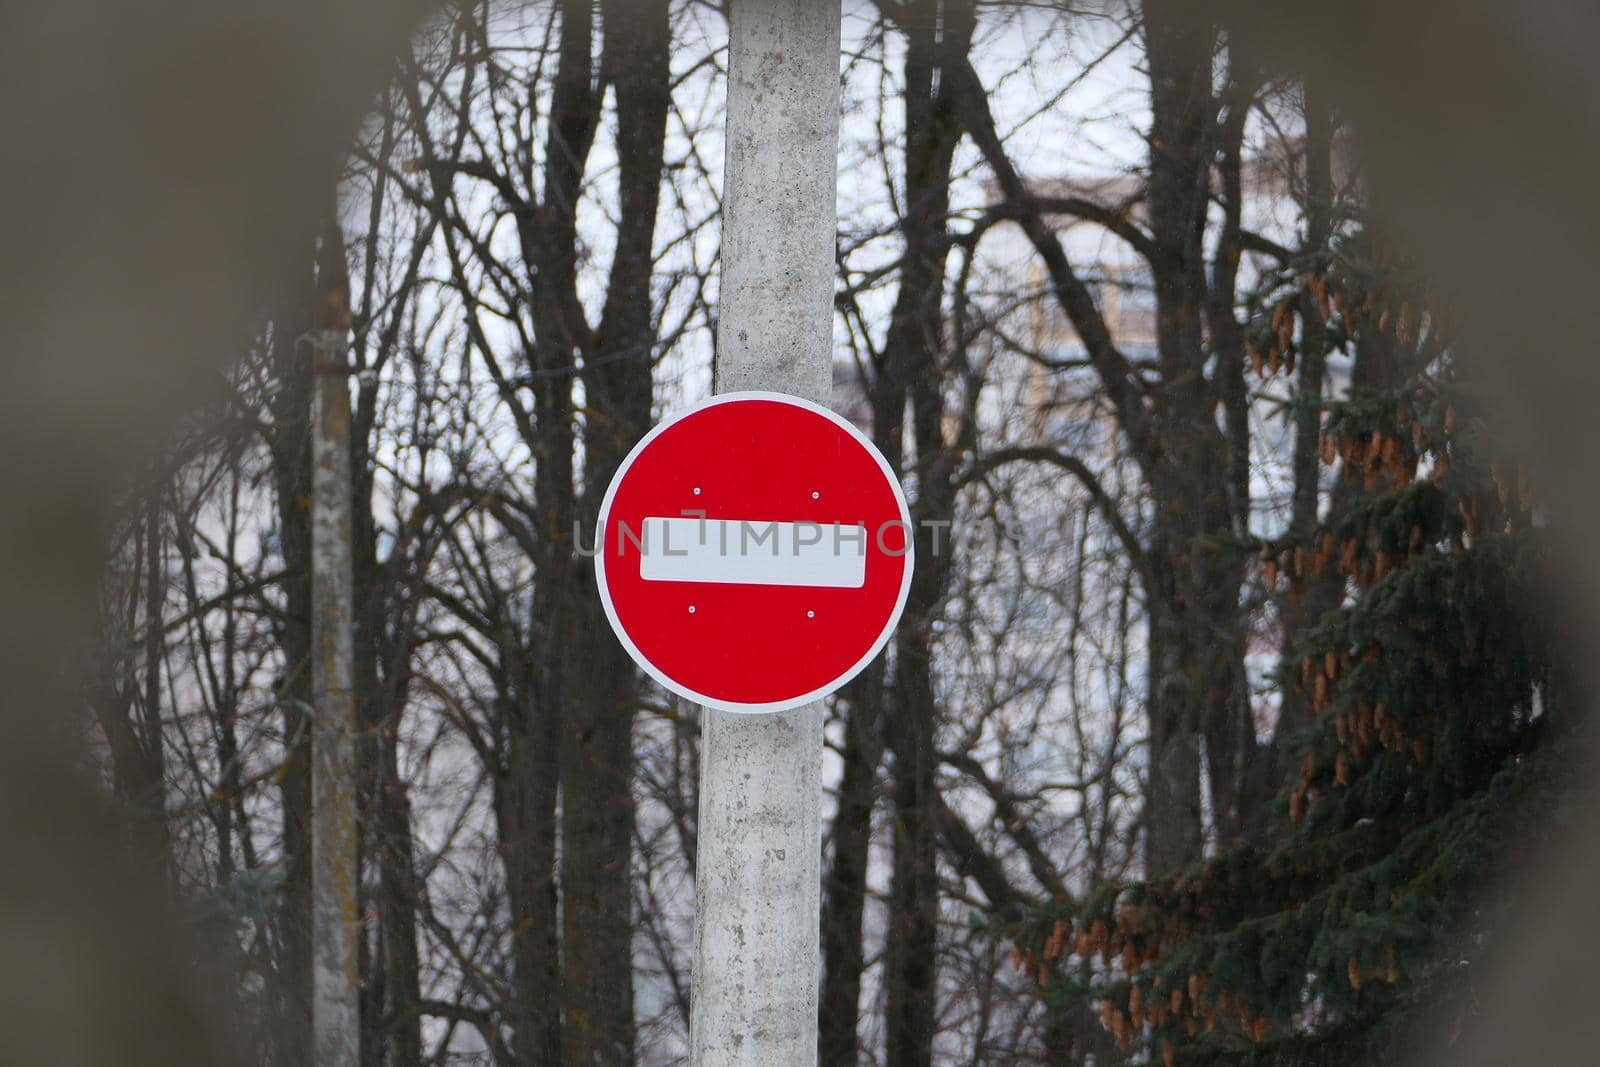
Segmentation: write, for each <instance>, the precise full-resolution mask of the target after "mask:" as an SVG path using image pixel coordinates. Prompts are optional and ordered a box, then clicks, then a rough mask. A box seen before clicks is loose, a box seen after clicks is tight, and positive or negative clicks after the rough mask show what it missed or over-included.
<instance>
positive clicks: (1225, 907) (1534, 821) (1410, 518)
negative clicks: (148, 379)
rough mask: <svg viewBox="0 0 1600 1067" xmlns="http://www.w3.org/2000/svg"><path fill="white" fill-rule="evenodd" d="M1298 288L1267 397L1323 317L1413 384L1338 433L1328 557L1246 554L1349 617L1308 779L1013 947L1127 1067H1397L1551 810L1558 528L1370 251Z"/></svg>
mask: <svg viewBox="0 0 1600 1067" xmlns="http://www.w3.org/2000/svg"><path fill="white" fill-rule="evenodd" d="M1283 281H1286V282H1287V283H1288V285H1287V288H1288V289H1289V290H1290V291H1289V292H1288V294H1287V295H1284V296H1282V297H1281V299H1277V300H1275V301H1274V302H1273V303H1271V305H1270V311H1268V312H1264V313H1263V314H1262V315H1261V316H1260V317H1259V319H1258V321H1257V322H1256V323H1255V326H1254V329H1253V332H1252V336H1251V338H1250V343H1249V346H1248V351H1247V354H1248V356H1249V358H1250V359H1251V360H1252V362H1253V363H1254V364H1255V367H1256V370H1257V373H1258V374H1260V375H1262V376H1263V377H1269V376H1271V375H1272V374H1274V373H1276V372H1277V370H1278V368H1280V367H1282V366H1284V365H1286V364H1288V365H1289V366H1292V359H1293V352H1294V343H1295V332H1296V327H1297V315H1298V312H1297V308H1301V307H1304V306H1305V303H1304V302H1303V301H1304V300H1305V298H1306V297H1307V296H1309V297H1310V300H1311V301H1312V302H1313V303H1312V306H1313V307H1316V308H1318V309H1319V310H1320V315H1318V316H1317V317H1316V318H1317V319H1318V320H1320V322H1319V326H1320V325H1321V324H1326V325H1325V328H1326V329H1327V330H1328V331H1329V338H1328V339H1329V341H1330V342H1331V343H1332V344H1333V345H1334V346H1336V347H1342V348H1344V349H1345V350H1347V351H1351V352H1354V353H1356V356H1357V360H1358V361H1359V360H1360V359H1362V358H1367V359H1368V360H1385V361H1387V363H1388V365H1389V366H1390V367H1391V369H1394V368H1398V372H1397V373H1388V374H1377V375H1374V374H1367V375H1361V374H1357V375H1356V379H1357V380H1356V382H1355V383H1354V384H1353V388H1352V390H1351V392H1350V393H1349V395H1348V396H1346V397H1344V398H1343V399H1341V400H1339V401H1338V402H1336V403H1332V404H1328V405H1326V407H1327V409H1328V410H1327V419H1326V422H1325V424H1324V428H1323V437H1322V449H1323V460H1324V462H1325V463H1326V464H1328V465H1329V466H1330V467H1335V468H1337V470H1338V471H1339V477H1340V479H1341V482H1340V486H1339V487H1338V488H1336V489H1335V490H1334V492H1333V493H1332V494H1331V498H1332V506H1331V508H1330V510H1329V512H1328V513H1327V515H1326V516H1325V517H1324V519H1323V521H1322V522H1321V523H1320V524H1319V527H1318V528H1317V529H1316V531H1315V532H1314V533H1313V534H1312V535H1311V537H1310V538H1309V539H1308V540H1300V541H1296V542H1291V541H1290V540H1288V539H1283V540H1274V541H1257V542H1255V543H1254V544H1252V545H1250V546H1248V550H1249V551H1252V552H1254V553H1255V554H1256V557H1257V562H1258V565H1259V568H1260V578H1261V580H1262V583H1263V584H1264V586H1265V587H1266V588H1267V589H1268V590H1279V589H1282V590H1285V591H1286V592H1287V595H1288V596H1290V597H1293V598H1300V597H1303V596H1306V595H1308V591H1316V590H1320V591H1322V593H1324V594H1327V592H1328V591H1329V589H1330V586H1331V588H1332V591H1333V595H1332V596H1331V598H1330V600H1329V602H1330V603H1331V604H1332V607H1331V610H1328V611H1326V612H1325V613H1323V614H1322V615H1321V617H1320V618H1319V619H1317V620H1316V621H1315V622H1313V623H1311V624H1310V625H1309V626H1308V627H1307V628H1306V629H1305V630H1304V631H1303V632H1301V633H1299V634H1295V635H1291V640H1290V647H1291V648H1292V650H1293V651H1292V652H1291V654H1290V655H1289V656H1288V657H1286V659H1285V661H1284V663H1283V665H1282V667H1281V672H1282V682H1283V684H1284V685H1285V686H1288V687H1293V689H1294V690H1295V691H1296V692H1297V693H1299V694H1303V696H1304V698H1305V699H1306V700H1307V701H1309V703H1310V705H1311V707H1312V709H1313V710H1314V713H1315V718H1314V722H1313V723H1312V724H1311V725H1310V726H1309V727H1307V728H1306V729H1304V730H1303V731H1301V732H1299V733H1298V734H1297V735H1296V736H1294V737H1293V738H1290V739H1288V741H1287V746H1288V750H1289V751H1291V752H1292V753H1293V754H1294V756H1295V757H1296V762H1295V764H1291V766H1292V767H1293V766H1297V768H1298V770H1297V773H1291V774H1290V776H1289V781H1288V782H1287V784H1286V786H1285V788H1284V790H1283V795H1281V796H1280V797H1279V798H1278V800H1277V801H1276V805H1275V810H1274V811H1273V812H1272V813H1271V817H1270V818H1269V819H1268V820H1266V821H1267V824H1268V827H1269V830H1268V834H1267V837H1266V839H1265V840H1262V841H1260V842H1257V843H1254V844H1247V845H1236V846H1234V847H1230V848H1227V849H1225V850H1223V851H1221V852H1219V853H1217V854H1216V855H1214V856H1211V857H1209V858H1208V859H1206V860H1205V861H1203V862H1201V863H1199V864H1197V865H1196V866H1194V867H1192V868H1190V869H1188V870H1185V871H1183V872H1180V873H1177V874H1170V875H1167V876H1164V877H1158V878H1155V879H1152V880H1149V881H1146V882H1142V883H1138V884H1133V885H1110V886H1105V887H1101V888H1099V889H1098V890H1097V891H1095V892H1094V893H1093V894H1092V896H1091V897H1090V898H1089V899H1088V900H1086V901H1081V902H1074V903H1072V904H1062V905H1057V906H1056V907H1055V908H1053V909H1049V910H1046V911H1042V912H1040V913H1038V914H1035V915H1033V916H1030V917H1029V918H1028V919H1027V920H1026V922H1025V924H1024V925H1023V927H1022V928H1020V929H1017V930H1014V931H1012V933H1013V935H1014V941H1015V944H1016V951H1015V953H1014V956H1013V959H1014V961H1015V962H1016V964H1017V965H1018V967H1019V968H1021V969H1024V970H1026V971H1028V972H1029V973H1030V975H1031V976H1032V977H1033V978H1034V979H1035V981H1036V982H1037V983H1038V984H1039V986H1040V992H1041V995H1044V996H1049V997H1069V998H1088V999H1090V1000H1092V1001H1095V1002H1097V1006H1098V1009H1099V1015H1100V1019H1101V1022H1102V1024H1103V1025H1104V1026H1105V1028H1106V1029H1107V1030H1108V1031H1110V1032H1111V1033H1112V1034H1113V1035H1114V1036H1115V1038H1116V1039H1117V1044H1118V1047H1119V1048H1121V1049H1122V1050H1123V1052H1124V1054H1125V1055H1126V1056H1127V1057H1128V1059H1129V1060H1130V1061H1134V1062H1138V1061H1149V1060H1159V1061H1161V1062H1163V1063H1165V1064H1167V1065H1168V1067H1171V1065H1172V1064H1174V1063H1184V1064H1201V1063H1239V1064H1243V1063H1284V1064H1287V1063H1295V1064H1312V1063H1330V1064H1332V1063H1339V1064H1346V1063H1352V1062H1362V1061H1370V1062H1388V1061H1389V1060H1391V1059H1392V1058H1393V1057H1394V1055H1395V1053H1396V1052H1397V1051H1398V1050H1399V1048H1400V1046H1401V1044H1402V1043H1403V1042H1404V1041H1405V1040H1406V1034H1407V1033H1408V1032H1409V1030H1408V1027H1407V1026H1406V1024H1407V1023H1410V1022H1412V1021H1413V1020H1415V1019H1417V1018H1419V1017H1421V1010H1423V1009H1428V1008H1433V1007H1436V1006H1437V1005H1439V1004H1440V1003H1442V1002H1444V1001H1446V1000H1448V998H1449V997H1450V996H1451V995H1452V994H1453V993H1456V992H1458V991H1459V987H1460V985H1461V982H1462V979H1463V976H1464V975H1465V974H1466V973H1467V971H1469V970H1470V967H1471V957H1472V955H1473V954H1474V952H1475V951H1476V950H1477V949H1478V948H1479V947H1481V945H1482V944H1483V943H1485V941H1486V940H1487V939H1488V938H1489V937H1490V936H1492V933H1493V931H1494V928H1495V924H1496V918H1497V916H1498V914H1499V911H1498V910H1497V908H1496V906H1495V905H1496V902H1497V900H1498V903H1499V904H1500V905H1501V906H1503V905H1504V904H1505V899H1504V898H1503V897H1501V898H1495V897H1491V896H1489V895H1488V894H1487V893H1486V889H1487V887H1489V886H1490V885H1492V884H1494V880H1495V876H1496V875H1498V874H1499V873H1501V871H1502V868H1504V867H1506V866H1508V864H1503V863H1498V862H1497V860H1502V859H1507V858H1511V859H1512V860H1513V864H1514V858H1515V857H1516V856H1517V855H1519V849H1521V848H1525V847H1526V846H1527V844H1528V843H1529V842H1530V841H1531V840H1534V839H1537V838H1538V837H1539V836H1540V831H1541V828H1542V827H1543V826H1544V825H1545V824H1546V822H1547V820H1548V818H1549V816H1550V814H1551V813H1552V811H1553V810H1554V806H1555V801H1556V799H1557V797H1558V796H1559V792H1560V789H1561V786H1560V780H1561V775H1560V774H1559V773H1557V772H1558V771H1559V768H1560V766H1561V761H1560V755H1561V752H1562V750H1563V747H1564V746H1563V745H1562V743H1561V738H1562V735H1563V730H1564V728H1565V727H1566V726H1567V725H1568V724H1566V723H1565V722H1564V721H1563V717H1562V716H1561V714H1560V705H1561V701H1560V699H1559V696H1558V693H1559V690H1560V686H1559V684H1558V683H1559V673H1560V672H1559V671H1558V669H1557V662H1556V657H1555V654H1554V651H1553V649H1554V641H1553V635H1552V627H1551V625H1550V623H1549V621H1548V619H1547V618H1546V616H1544V615H1543V614H1542V613H1541V611H1540V610H1539V604H1540V596H1539V589H1540V586H1541V585H1542V584H1543V583H1544V582H1545V581H1546V579H1547V577H1548V573H1547V572H1548V555H1547V550H1546V546H1545V543H1544V541H1545V538H1544V537H1543V536H1542V533H1541V526H1542V516H1541V511H1540V508H1539V505H1538V503H1537V499H1536V496H1535V492H1534V487H1533V485H1532V484H1531V481H1530V479H1529V476H1528V473H1527V472H1526V471H1525V470H1524V469H1522V468H1521V467H1519V466H1517V465H1516V464H1515V463H1512V462H1510V461H1509V460H1507V459H1506V457H1505V456H1504V454H1503V451H1502V449H1501V448H1500V446H1499V445H1498V444H1497V442H1496V439H1495V436H1494V433H1493V431H1492V425H1493V424H1492V421H1491V418H1490V417H1489V415H1488V413H1487V412H1486V410H1485V409H1484V406H1483V404H1482V398H1481V397H1479V396H1477V395H1475V394H1474V393H1473V391H1472V390H1471V389H1470V388H1469V387H1468V386H1467V385H1465V384H1464V383H1463V382H1462V381H1460V380H1458V376H1457V372H1456V368H1455V361H1454V359H1453V356H1452V350H1451V347H1450V340H1451V338H1450V336H1449V332H1448V329H1447V326H1446V324H1445V322H1444V321H1443V319H1444V316H1443V315H1442V314H1441V313H1440V312H1439V311H1438V310H1436V309H1434V308H1432V307H1430V304H1429V301H1428V299H1427V295H1426V292H1425V289H1424V287H1423V286H1422V284H1421V283H1420V282H1418V281H1416V280H1415V278H1414V275H1413V273H1412V272H1411V271H1410V270H1409V268H1408V267H1407V266H1406V265H1405V264H1404V262H1403V261H1401V260H1400V257H1399V256H1398V255H1397V254H1396V253H1395V252H1394V251H1393V250H1392V249H1387V248H1384V247H1383V245H1382V244H1381V243H1379V242H1378V241H1376V240H1374V239H1372V238H1371V237H1370V235H1368V234H1358V235H1356V236H1355V237H1354V238H1352V239H1350V240H1348V241H1347V242H1346V243H1345V244H1344V245H1343V246H1342V247H1341V248H1340V249H1339V250H1338V252H1337V254H1335V255H1334V256H1332V257H1331V259H1330V260H1329V261H1328V262H1326V263H1325V264H1310V265H1308V268H1307V269H1306V270H1304V271H1303V272H1302V273H1301V274H1300V275H1299V276H1294V277H1288V278H1285V279H1283ZM1296 404H1317V405H1319V406H1321V405H1322V401H1321V398H1311V397H1297V398H1294V399H1293V400H1292V401H1291V406H1292V405H1296ZM1245 547H1246V546H1241V549H1244V548H1245ZM1157 873H1160V872H1157Z"/></svg>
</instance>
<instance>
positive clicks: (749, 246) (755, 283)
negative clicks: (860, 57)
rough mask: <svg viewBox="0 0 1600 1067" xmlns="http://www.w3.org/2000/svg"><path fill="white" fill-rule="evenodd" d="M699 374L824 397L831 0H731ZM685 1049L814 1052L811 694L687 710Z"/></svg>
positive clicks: (835, 35)
mask: <svg viewBox="0 0 1600 1067" xmlns="http://www.w3.org/2000/svg"><path fill="white" fill-rule="evenodd" d="M729 7H730V12H729V19H730V21H731V30H732V40H731V47H730V55H729V72H728V126H727V156H726V166H725V169H724V177H723V216H722V285H721V308H720V321H719V324H718V328H717V370H716V382H715V389H716V391H717V392H719V393H724V392H731V391H734V390H740V389H766V390H772V391H776V392H784V393H792V394H794V395H796V396H800V397H805V398H806V399H809V400H813V401H816V402H817V403H820V404H826V403H828V400H829V393H830V392H831V390H832V382H833V288H834V234H835V231H836V229H837V219H838V209H837V206H836V200H835V193H836V189H835V185H836V168H837V165H838V155H839V22H840V5H839V0H732V2H731V3H730V5H729ZM702 716H703V717H702V719H701V721H702V723H703V724H704V726H703V736H702V741H701V746H702V754H701V780H700V824H699V825H700V845H699V858H698V862H697V865H696V870H697V872H698V873H697V878H696V898H695V957H694V997H693V1007H692V1012H691V1015H692V1018H691V1022H690V1027H689V1029H690V1044H691V1062H692V1063H694V1064H695V1065H697V1067H735V1065H738V1067H802V1065H805V1067H810V1065H814V1064H815V1063H816V1062H817V980H818V949H817V944H818V923H819V921H820V907H821V898H820V891H821V885H820V878H821V869H820V868H821V862H822V856H821V853H822V816H821V804H822V782H821V774H822V705H821V704H820V703H816V704H808V705H806V706H805V707H802V708H796V709H794V710H792V711H786V712H779V713H776V714H770V715H739V714H734V713H730V712H722V711H715V710H712V709H709V708H708V709H705V710H704V711H703V712H702Z"/></svg>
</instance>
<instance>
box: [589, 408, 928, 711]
mask: <svg viewBox="0 0 1600 1067" xmlns="http://www.w3.org/2000/svg"><path fill="white" fill-rule="evenodd" d="M743 400H769V401H774V402H777V403H780V404H788V405H790V406H792V407H797V408H804V409H805V410H807V411H810V412H813V413H815V414H818V415H821V416H823V417H824V418H826V419H828V420H829V421H830V422H832V423H833V424H834V425H836V426H838V427H840V428H841V429H843V430H844V431H845V432H846V433H848V434H849V435H850V436H851V437H852V438H854V439H855V440H856V442H857V443H859V444H860V445H861V447H863V448H865V449H866V450H867V455H869V456H871V457H872V459H873V462H875V463H876V464H877V465H878V469H879V470H881V471H882V472H883V476H884V478H885V479H887V480H888V482H889V488H890V489H892V490H893V491H894V499H895V503H896V504H898V505H899V506H900V521H901V522H902V523H903V524H904V526H905V530H906V551H905V556H904V557H903V558H904V559H905V563H906V565H905V572H904V573H903V574H902V575H901V576H900V595H899V596H898V597H896V598H895V602H894V610H893V611H892V612H890V613H889V618H888V619H887V620H886V621H885V622H884V624H883V631H882V632H881V633H879V634H878V637H877V639H876V640H874V641H873V642H872V647H871V648H869V649H868V650H867V653H866V655H864V656H862V657H861V658H860V659H859V660H857V661H856V662H855V663H854V664H853V665H852V666H851V667H850V668H849V669H848V670H846V671H843V672H841V673H840V674H839V676H838V677H837V678H835V679H834V680H833V681H831V682H829V683H828V684H827V685H824V686H820V687H819V688H817V689H813V690H812V691H811V692H809V693H805V694H803V695H801V696H798V697H791V698H790V699H788V700H778V701H773V702H771V703H767V704H741V703H737V702H735V701H730V700H718V699H716V698H714V697H708V696H706V695H705V694H704V693H697V692H695V691H694V690H693V689H690V688H689V687H688V686H686V685H682V684H680V683H678V682H674V681H673V680H672V679H670V678H668V677H667V676H666V674H665V673H664V672H662V671H661V670H660V669H659V668H657V667H656V665H655V664H653V663H651V662H650V660H649V659H648V658H647V657H646V656H645V654H644V653H643V652H641V651H640V650H639V647H638V646H637V645H635V644H634V643H633V639H632V638H630V637H629V636H628V634H627V632H626V631H625V630H624V629H623V627H622V623H621V621H620V620H619V619H618V618H617V610H616V607H615V606H614V605H613V604H612V603H611V591H610V590H609V589H607V588H606V552H605V543H604V541H603V540H601V538H602V537H603V536H604V533H605V528H606V520H607V519H608V518H609V517H610V515H611V501H612V499H613V498H614V497H615V496H616V495H617V486H619V485H621V484H622V478H623V476H624V475H626V474H627V473H628V469H629V468H630V467H632V466H633V461H634V460H635V459H637V458H638V457H639V454H640V453H641V452H643V451H644V450H645V448H646V447H647V446H648V445H649V444H650V442H651V441H654V440H655V439H656V438H657V437H659V436H660V435H661V434H662V433H664V432H665V431H666V430H667V429H669V428H670V427H672V426H674V425H676V424H677V423H679V422H681V421H682V420H684V419H686V418H688V417H689V416H690V415H694V414H696V413H698V412H701V411H704V410H705V409H706V408H712V407H716V406H718V405H719V404H732V403H737V402H739V401H743ZM594 536H595V548H596V552H595V557H594V578H595V585H596V587H597V588H598V590H599V593H600V605H601V607H603V608H604V609H605V613H606V620H607V621H608V622H610V623H611V630H612V632H613V633H615V634H616V635H617V640H618V641H620V642H622V647H623V648H624V649H625V650H626V651H627V653H628V655H629V656H630V657H631V658H632V659H633V661H634V662H635V663H637V664H638V665H639V666H640V667H642V668H643V669H644V672H645V673H646V674H648V675H649V676H650V677H651V678H653V679H655V680H656V682H658V683H659V684H660V685H661V686H663V687H664V688H665V689H667V691H668V692H671V693H676V694H677V695H678V696H681V697H684V698H686V699H688V700H692V701H694V702H695V703H696V704H701V705H704V706H705V707H708V708H716V709H717V710H719V711H728V712H733V713H735V714H739V715H769V714H772V713H774V712H779V711H790V710H792V709H794V708H798V707H802V706H804V705H806V704H810V703H813V702H815V701H818V700H821V699H822V698H823V697H826V696H828V695H829V694H832V693H836V692H838V691H839V690H840V689H841V688H843V687H844V685H845V684H846V683H848V682H849V681H850V679H852V678H854V677H855V676H856V675H858V674H860V673H861V672H862V671H863V670H864V669H866V666H867V664H869V663H871V662H872V661H873V660H874V659H876V658H877V656H878V653H880V652H882V651H883V646H884V645H886V644H888V643H889V637H890V636H891V635H892V634H893V633H894V630H895V627H896V626H898V625H899V624H900V615H901V613H903V612H904V611H905V607H906V598H907V597H908V596H910V594H911V574H912V571H913V570H914V569H915V567H916V558H917V557H916V537H915V536H914V531H913V529H912V526H911V508H910V507H909V506H908V505H907V504H906V494H905V490H904V489H902V488H901V486H900V479H899V478H896V477H895V474H894V471H893V470H892V469H891V468H890V466H889V462H888V460H886V459H884V458H883V453H882V452H879V451H878V448H877V446H876V445H874V444H873V443H872V441H871V439H869V438H868V437H867V435H866V434H864V433H862V432H861V431H860V430H859V429H857V428H856V426H855V424H854V423H852V422H850V421H849V420H848V419H846V418H844V417H843V416H842V415H840V414H839V413H838V412H836V411H833V410H832V409H830V408H827V407H824V406H823V405H821V404H818V403H815V402H814V401H810V400H807V399H805V398H804V397H800V396H794V395H793V394H790V393H776V392H771V391H769V390H765V389H742V390H738V391H736V392H731V393H718V394H717V395H715V396H713V397H711V399H709V400H706V401H704V402H703V403H700V404H695V405H693V406H691V407H687V408H685V409H683V410H682V411H680V412H678V413H677V414H675V415H669V416H667V417H666V418H664V419H662V420H661V421H660V422H658V423H657V424H656V425H655V426H654V427H652V428H651V430H650V432H649V433H647V434H645V435H644V436H643V437H641V438H639V443H638V444H636V445H634V446H633V449H632V450H631V451H630V452H629V453H628V454H627V456H626V457H625V458H624V459H623V461H622V463H621V464H619V465H618V467H617V472H616V473H615V474H613V475H612V476H611V484H610V485H608V486H606V495H605V496H604V497H602V498H601V500H600V514H599V516H598V518H597V519H596V520H595V531H594Z"/></svg>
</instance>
